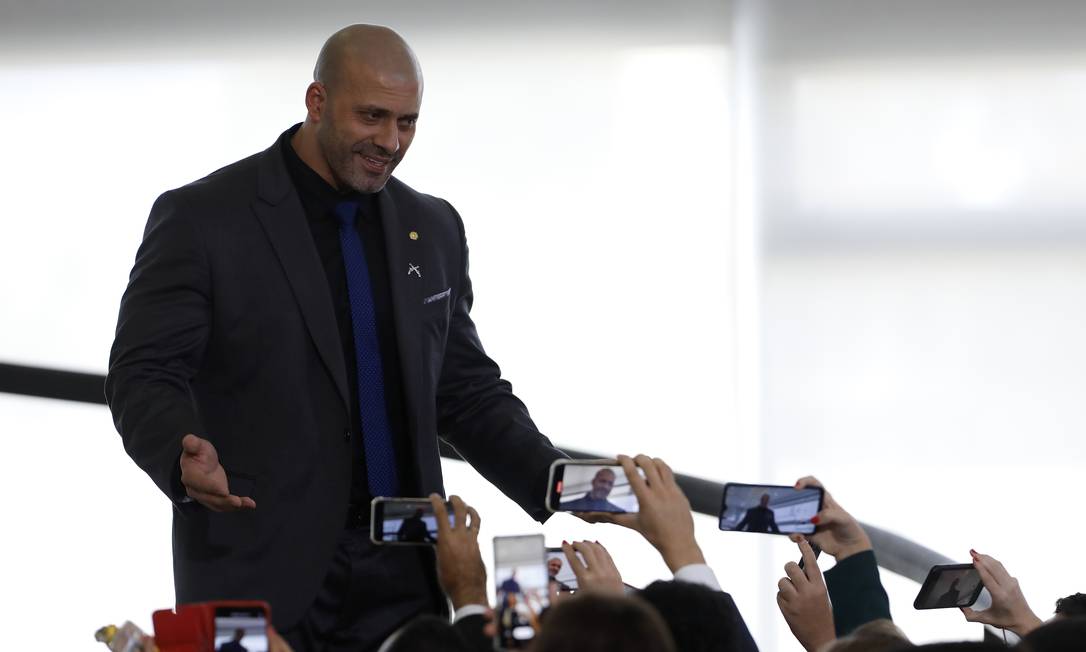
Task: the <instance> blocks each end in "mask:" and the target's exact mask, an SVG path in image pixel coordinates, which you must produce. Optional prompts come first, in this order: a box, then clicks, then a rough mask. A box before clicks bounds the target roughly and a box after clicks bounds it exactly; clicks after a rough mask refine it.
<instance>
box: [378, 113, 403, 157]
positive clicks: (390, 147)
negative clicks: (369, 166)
mask: <svg viewBox="0 0 1086 652" xmlns="http://www.w3.org/2000/svg"><path fill="white" fill-rule="evenodd" d="M373 142H374V143H375V144H376V145H377V146H378V147H380V148H381V149H383V150H385V152H387V153H388V155H389V156H392V155H393V154H395V153H396V152H398V151H400V126H399V125H398V124H396V121H395V120H386V121H384V122H383V123H381V129H380V131H378V132H377V136H376V137H375V138H374V139H373Z"/></svg>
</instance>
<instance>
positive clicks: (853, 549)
mask: <svg viewBox="0 0 1086 652" xmlns="http://www.w3.org/2000/svg"><path fill="white" fill-rule="evenodd" d="M618 461H619V463H620V464H621V465H622V466H623V468H624V469H625V471H626V477H627V478H629V481H630V485H631V489H632V491H633V493H634V494H635V495H636V496H637V500H638V503H639V505H640V508H639V511H637V512H636V513H615V514H610V513H591V514H580V516H581V517H582V518H584V519H585V520H587V521H590V522H608V523H614V524H617V525H620V526H624V527H627V528H630V529H632V530H635V531H636V532H638V533H640V534H641V535H642V536H643V537H644V538H645V540H646V541H648V543H650V544H651V545H652V546H653V547H654V548H655V549H656V550H657V551H658V552H659V553H660V555H661V557H662V558H663V561H664V563H665V564H666V565H667V567H668V568H669V569H670V570H671V572H672V573H676V572H677V571H679V570H680V569H683V568H688V567H699V566H700V567H703V569H704V570H706V571H708V574H709V576H710V577H711V579H710V580H709V581H708V582H705V584H707V585H708V586H710V588H712V589H715V590H716V591H718V592H719V591H720V588H719V585H718V584H717V583H716V578H715V576H713V575H712V571H711V570H709V569H708V567H707V566H705V563H706V562H705V556H704V554H703V553H702V550H701V548H700V546H699V545H698V543H697V540H696V539H695V536H694V520H693V516H692V513H691V509H690V503H689V501H688V500H687V498H686V496H685V495H684V494H683V491H682V489H681V488H680V487H679V485H678V483H677V482H676V480H675V476H674V473H673V472H672V470H671V468H670V467H669V466H668V465H667V464H666V463H665V462H664V461H663V460H661V459H659V458H651V457H648V456H645V455H638V456H637V457H635V458H631V457H627V456H624V455H620V456H618ZM638 468H639V469H640V470H641V471H642V472H643V474H644V476H643V477H642V475H641V474H639V473H638V472H637V469H638ZM795 486H796V488H797V489H801V488H805V487H822V485H821V483H820V482H819V481H818V480H817V479H816V478H814V477H811V476H808V477H804V478H801V479H800V480H798V481H797V482H796V485H795ZM823 490H824V499H823V508H822V510H821V511H820V512H819V513H818V515H817V516H816V517H815V518H814V519H812V522H813V523H815V525H816V527H815V531H814V533H813V534H810V535H808V536H803V535H798V534H792V535H790V539H791V540H792V541H793V542H794V543H795V544H796V546H797V547H798V549H799V553H800V556H801V559H802V560H803V564H802V566H801V564H799V563H796V562H788V563H787V564H785V566H784V577H782V578H781V579H780V580H779V582H778V583H777V588H778V591H777V596H776V601H777V606H778V607H779V608H780V612H781V614H782V615H783V617H784V619H785V621H786V622H787V624H788V626H789V628H790V629H791V631H792V633H793V634H794V635H795V637H796V639H797V640H798V641H799V643H800V644H801V645H802V646H803V647H804V648H805V649H806V650H807V651H808V652H831V651H833V650H845V649H849V650H851V649H872V650H873V649H887V650H889V649H893V647H892V646H871V647H865V646H863V645H860V646H858V647H856V646H851V647H850V646H848V645H847V644H850V643H854V642H855V639H857V637H862V636H864V635H866V634H865V632H871V633H873V635H874V638H881V639H882V640H884V641H885V640H887V638H889V639H890V640H891V642H893V639H898V640H897V642H898V643H899V644H900V646H901V647H913V646H912V644H911V643H910V642H909V640H908V638H907V636H906V634H905V633H904V632H902V631H901V630H900V629H898V628H896V627H895V626H894V625H893V624H892V623H890V622H889V621H883V622H881V623H880V622H878V621H874V622H872V623H869V624H868V625H865V626H860V627H856V628H855V629H854V631H853V632H850V633H848V634H845V635H841V636H839V634H840V632H838V629H837V628H836V627H835V623H834V608H833V606H832V605H833V604H836V603H837V600H838V599H841V597H842V596H834V595H832V592H831V591H830V590H829V589H828V588H827V583H826V581H825V579H824V577H823V573H822V570H821V569H820V567H819V564H818V559H817V555H816V553H815V548H814V547H815V546H817V547H818V548H820V549H821V551H823V552H825V553H826V554H828V555H830V556H832V557H834V558H835V560H836V562H837V563H838V564H840V563H841V562H842V561H843V560H845V559H847V558H849V557H852V556H854V555H858V554H861V553H865V552H866V551H870V550H872V544H871V540H870V538H869V537H868V535H867V533H866V532H865V531H864V529H863V527H862V526H861V525H860V523H859V522H858V521H857V520H856V519H855V518H853V517H852V515H851V514H849V513H848V512H847V511H846V510H845V509H844V508H843V507H841V505H840V504H839V503H838V502H837V501H836V500H835V499H834V497H833V496H832V495H831V494H830V492H829V491H825V488H824V487H823ZM430 501H431V503H432V505H433V510H434V514H435V516H436V520H437V524H438V537H437V544H436V556H437V573H438V579H439V581H440V583H441V587H442V589H443V590H444V592H445V594H446V596H447V597H448V599H449V601H450V602H451V603H452V608H453V609H454V611H455V612H457V613H459V612H461V611H462V610H464V608H465V607H467V608H468V610H471V609H472V608H475V609H477V612H475V613H478V614H481V615H482V616H483V617H482V618H481V619H480V620H481V623H482V624H481V625H480V629H481V632H480V633H481V635H482V636H485V637H486V638H487V639H488V640H489V639H492V638H493V637H494V635H495V633H496V632H495V630H496V624H495V618H494V612H493V610H492V609H490V608H489V607H488V606H487V605H488V604H489V601H488V599H487V588H486V587H487V575H486V567H485V565H484V564H483V558H482V554H481V552H480V548H479V540H478V539H479V528H480V524H481V522H482V520H481V518H480V515H479V514H478V512H477V511H476V510H475V509H474V508H473V507H471V506H470V505H467V504H465V503H464V501H463V500H461V498H460V497H458V496H455V495H454V496H450V498H449V499H448V505H449V507H451V510H452V518H451V519H450V518H449V513H448V509H447V507H446V501H445V500H444V499H443V498H442V497H441V496H438V495H437V494H432V495H431V496H430ZM562 550H563V552H564V553H565V557H566V562H567V563H568V564H569V567H570V568H571V569H572V571H573V573H574V574H575V575H576V577H577V584H578V590H577V592H576V593H559V592H557V591H556V590H554V589H553V588H552V591H551V595H550V596H549V598H550V607H549V608H548V610H547V611H548V612H549V613H548V614H545V617H544V618H541V619H540V624H539V628H540V632H539V635H538V636H537V637H536V640H535V642H534V643H533V645H532V647H531V648H530V649H533V650H536V651H538V652H549V650H551V649H563V648H562V647H561V646H555V645H553V644H549V643H548V640H561V641H563V644H562V645H568V644H570V643H571V642H572V643H577V646H578V647H579V648H580V649H581V650H582V652H590V651H591V650H592V649H605V648H593V647H592V642H591V641H588V640H585V641H580V642H578V641H577V640H576V632H573V633H572V635H573V638H572V639H571V638H570V635H571V633H570V632H562V634H563V637H556V636H548V634H549V633H550V630H552V629H558V627H559V625H558V623H559V621H563V620H565V621H568V622H572V621H571V620H570V619H569V618H565V619H563V618H556V617H555V615H557V614H558V613H559V612H563V611H565V612H570V611H574V610H578V609H582V608H583V609H588V608H589V607H588V606H587V605H589V603H590V602H591V601H592V600H597V601H599V600H604V601H612V602H621V601H631V600H632V601H638V600H639V598H638V597H636V594H634V595H629V594H628V593H627V586H626V585H625V584H624V583H623V581H622V575H621V573H620V572H619V570H618V568H617V566H616V565H615V562H614V560H613V559H612V558H611V555H610V554H609V553H608V551H607V549H606V548H605V547H604V546H603V545H601V544H600V543H598V542H596V541H576V542H572V543H571V542H563V544H562ZM970 553H971V556H972V561H973V565H974V566H975V567H976V569H977V571H978V573H979V575H980V577H981V580H982V581H983V583H984V587H985V588H986V589H987V590H988V592H989V594H990V595H991V607H990V608H988V609H986V610H983V611H974V610H973V609H971V608H968V607H966V608H963V609H962V613H963V614H964V617H965V619H966V620H967V621H970V622H976V623H984V624H986V625H991V626H993V627H996V628H1001V629H1004V630H1008V631H1011V632H1014V633H1015V634H1017V635H1018V636H1019V637H1027V636H1028V635H1029V634H1030V633H1031V632H1033V631H1034V630H1036V629H1038V628H1040V627H1042V626H1043V625H1044V622H1043V621H1042V620H1041V618H1039V617H1038V616H1037V615H1036V614H1035V613H1034V611H1033V610H1032V609H1031V608H1030V606H1029V605H1028V604H1027V602H1026V599H1025V597H1024V596H1023V593H1022V590H1021V589H1020V587H1019V584H1018V580H1017V579H1015V578H1014V577H1012V576H1011V575H1010V574H1009V573H1008V571H1007V570H1006V569H1005V568H1004V567H1003V564H1002V563H1000V562H999V561H998V560H997V559H995V558H993V557H991V556H989V555H985V554H980V553H977V552H976V551H972V550H971V551H970ZM880 590H881V587H880ZM728 603H729V604H732V603H731V601H730V598H729V599H728ZM639 608H640V607H639ZM597 611H598V609H597ZM619 611H621V609H620V610H619ZM600 613H617V612H616V611H615V610H614V609H612V610H611V611H609V612H608V611H607V610H604V611H602V612H600ZM633 613H636V612H633ZM596 617H599V616H598V615H597V616H596ZM736 617H737V618H738V619H739V622H740V623H742V619H741V617H739V616H738V612H736ZM573 621H575V619H573ZM666 621H667V619H666V618H665V619H663V622H665V624H666V625H667V627H669V628H670V629H671V631H670V633H668V632H665V633H664V635H663V639H661V641H660V646H659V647H657V648H655V649H660V650H665V651H668V650H676V649H679V650H684V649H693V647H692V646H691V645H689V641H684V640H681V639H683V638H684V637H686V636H687V635H689V633H690V632H689V630H690V628H691V625H690V623H684V624H683V625H682V627H683V628H685V630H686V632H685V633H683V634H680V632H679V631H678V630H676V628H675V626H674V623H670V622H666ZM696 627H697V624H696V623H695V624H694V628H695V629H696ZM585 629H592V628H585ZM742 629H743V632H744V634H746V638H745V640H747V641H750V638H749V634H747V633H746V626H745V624H742ZM273 636H274V635H273ZM640 636H641V638H640V640H639V641H638V646H637V648H636V649H641V650H652V649H654V648H653V645H652V644H651V641H649V640H648V639H647V638H646V636H648V638H651V634H645V632H644V631H643V632H641V634H640ZM694 638H695V639H696V638H698V637H697V636H696V635H695V637H694ZM874 638H873V639H872V640H874ZM736 640H739V641H740V643H739V647H738V648H736V647H734V646H733V647H728V646H727V645H733V644H730V643H729V644H726V645H714V644H713V642H712V641H705V640H700V641H699V642H698V649H705V650H729V649H746V648H745V647H744V645H743V644H742V640H743V638H742V637H740V638H738V639H736ZM390 642H391V643H393V645H386V646H385V648H384V649H388V650H397V651H398V650H401V649H408V648H405V647H404V646H403V645H400V646H399V647H397V646H396V645H395V641H390ZM861 642H862V641H861ZM548 646H549V647H548ZM271 647H272V649H273V650H275V651H276V652H287V651H288V650H289V648H288V647H287V646H286V644H285V643H284V642H283V641H282V639H279V638H278V637H277V636H274V637H273V640H272V646H271ZM412 649H413V648H412ZM418 649H427V648H426V647H425V645H424V646H423V647H421V648H418ZM434 649H437V648H434ZM466 649H470V648H466ZM608 649H611V648H608ZM613 649H620V648H613ZM749 649H755V648H754V646H753V641H750V648H749ZM1020 649H1022V650H1029V651H1031V652H1042V651H1043V650H1044V649H1054V648H1043V647H1037V646H1033V647H1029V646H1028V640H1026V641H1024V642H1023V643H1022V645H1021V647H1020ZM1068 649H1072V648H1068ZM1081 649H1083V650H1086V642H1084V644H1083V646H1082V648H1081Z"/></svg>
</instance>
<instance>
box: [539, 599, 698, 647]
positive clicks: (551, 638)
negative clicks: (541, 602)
mask: <svg viewBox="0 0 1086 652" xmlns="http://www.w3.org/2000/svg"><path fill="white" fill-rule="evenodd" d="M676 649H677V648H676V647H675V643H674V642H673V641H672V640H671V634H669V633H668V629H667V625H666V624H665V623H664V620H663V618H661V617H660V614H659V613H657V612H656V610H655V609H653V608H652V607H651V606H649V604H648V603H646V602H644V601H642V600H640V599H638V598H634V597H629V596H616V595H606V594H600V593H585V594H578V595H576V596H574V597H571V598H569V599H567V600H562V601H561V602H559V603H558V604H557V605H555V606H554V607H552V608H551V609H550V610H549V611H548V613H547V622H546V624H545V626H544V627H543V629H542V631H541V632H540V633H539V636H537V637H536V639H535V641H534V642H533V644H532V652H570V651H573V652H630V651H631V650H637V651H638V652H676Z"/></svg>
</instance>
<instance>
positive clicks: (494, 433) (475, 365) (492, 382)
mask: <svg viewBox="0 0 1086 652" xmlns="http://www.w3.org/2000/svg"><path fill="white" fill-rule="evenodd" d="M450 210H453V213H454V215H455V214H456V212H455V209H452V207H451V206H450ZM456 222H457V226H458V228H459V234H460V248H461V256H460V259H461V260H460V262H461V264H460V282H459V286H458V287H457V288H456V293H455V295H454V297H453V298H454V300H455V303H454V304H453V305H452V307H451V317H450V323H449V335H448V340H447V342H446V346H445V359H444V363H443V366H442V370H441V376H440V380H439V382H438V390H437V418H438V423H437V426H438V432H439V433H440V434H441V436H442V438H444V439H445V440H446V441H447V442H448V443H449V444H451V445H452V446H453V447H454V448H455V449H456V450H457V452H459V453H460V454H461V455H462V456H463V457H464V459H465V460H467V461H468V462H469V463H470V464H471V465H472V466H473V467H475V469H476V470H477V471H479V472H480V473H481V474H482V475H483V476H484V477H485V478H486V479H487V480H489V481H490V482H491V483H493V484H494V485H495V486H497V487H498V488H499V489H501V490H502V491H503V492H504V493H505V494H506V495H507V496H509V497H510V498H511V499H513V500H514V501H515V502H516V503H517V504H519V505H520V506H521V508H523V509H524V511H526V512H527V513H528V514H529V515H531V516H532V517H533V518H535V519H536V520H538V521H545V520H546V519H547V518H548V517H549V516H550V513H549V512H548V511H547V510H546V507H545V506H544V497H545V495H546V484H547V473H548V471H549V469H550V465H551V462H553V461H554V460H555V459H558V458H562V457H565V455H564V454H563V453H561V452H560V451H558V450H557V449H556V448H554V446H553V445H552V444H551V442H550V440H548V439H547V438H546V437H544V436H543V435H542V434H540V432H539V430H538V429H537V428H536V425H535V423H534V422H533V421H532V418H531V417H530V416H529V415H528V409H527V408H526V407H525V406H524V403H522V402H521V401H520V399H518V398H517V397H516V395H514V394H513V387H512V385H510V384H509V382H507V381H506V380H504V379H502V377H501V370H500V369H499V368H498V365H497V364H496V363H495V362H494V361H493V360H491V359H490V357H488V356H487V355H486V352H485V351H484V350H483V345H482V342H481V341H480V340H479V334H478V332H477V331H476V328H475V324H474V322H472V320H471V315H470V312H471V305H472V301H473V296H472V290H471V280H470V278H469V277H468V252H467V243H466V239H465V237H464V226H463V222H462V221H461V220H460V216H459V215H456Z"/></svg>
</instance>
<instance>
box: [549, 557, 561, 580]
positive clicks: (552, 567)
mask: <svg viewBox="0 0 1086 652" xmlns="http://www.w3.org/2000/svg"><path fill="white" fill-rule="evenodd" d="M561 570H562V560H561V559H559V558H557V557H551V558H550V559H548V560H547V573H548V574H549V575H550V576H551V577H555V576H556V575H558V572H559V571H561Z"/></svg>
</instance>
